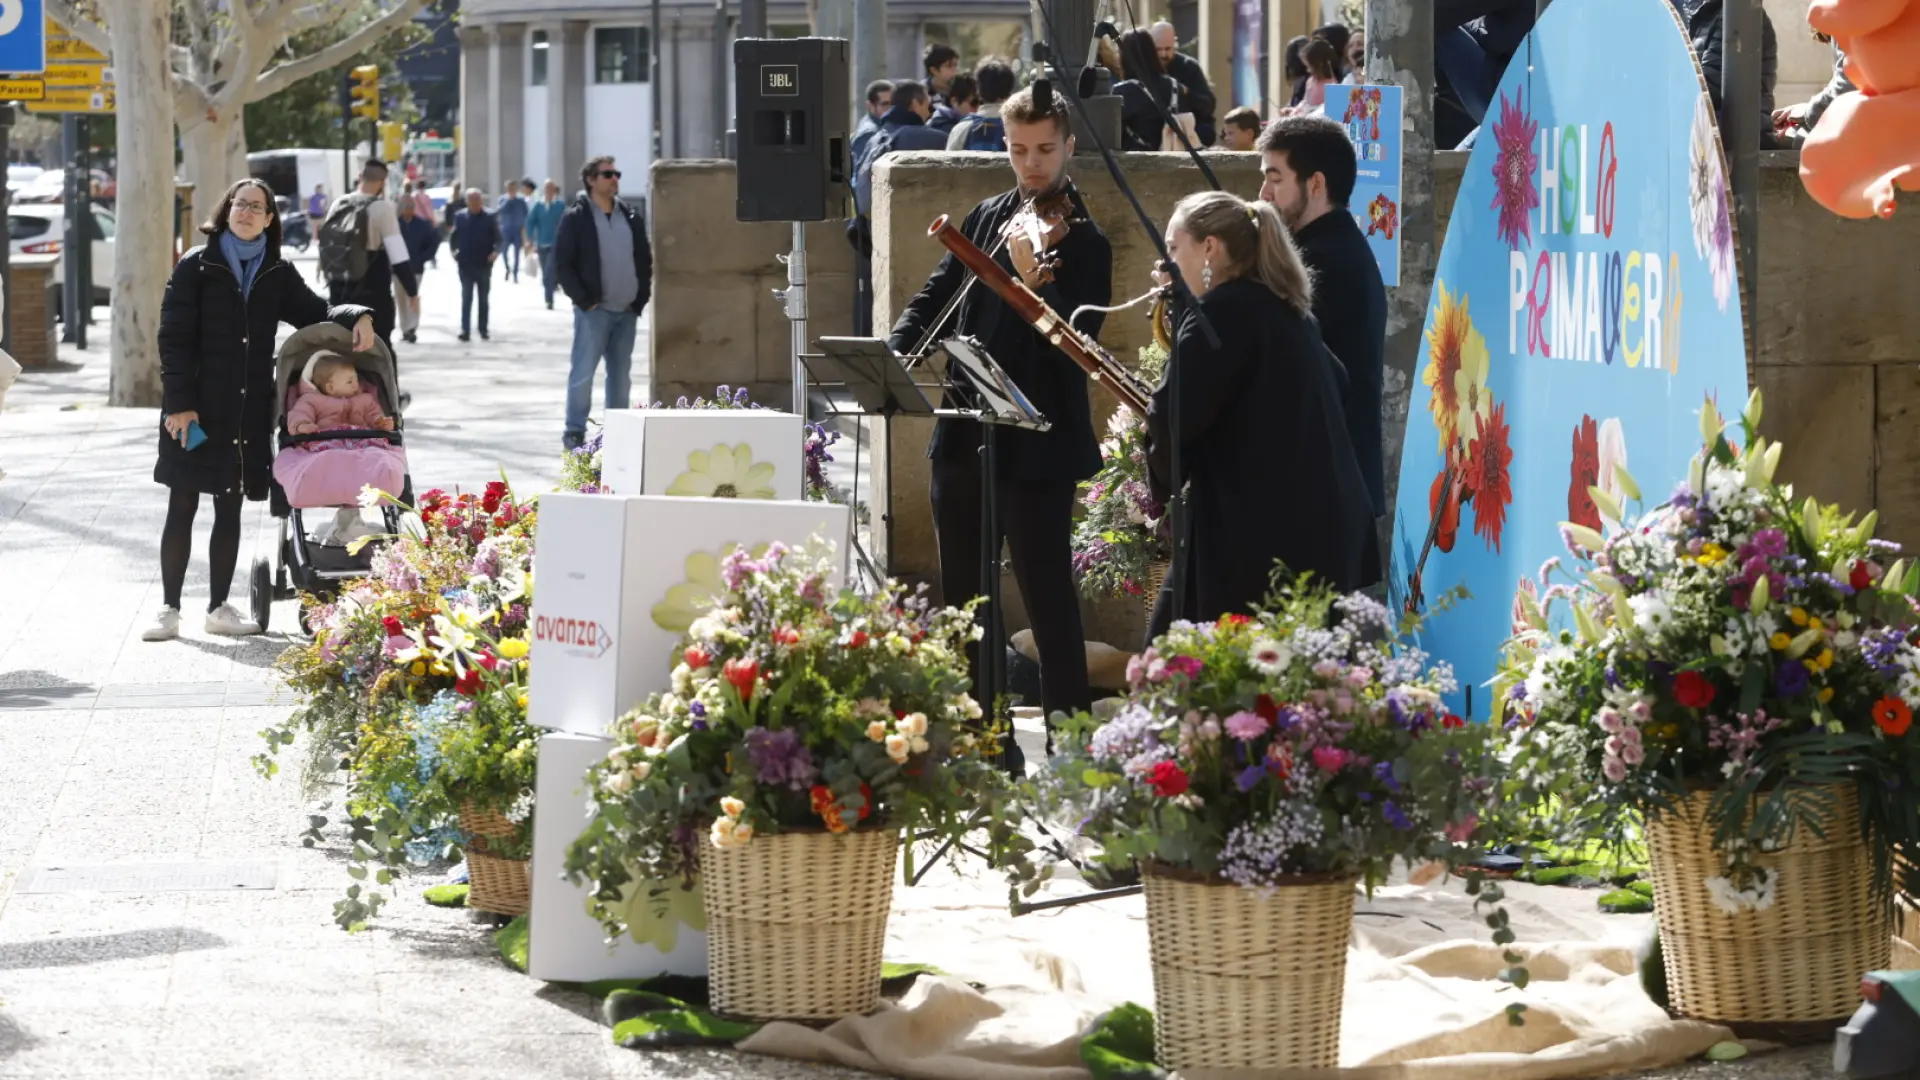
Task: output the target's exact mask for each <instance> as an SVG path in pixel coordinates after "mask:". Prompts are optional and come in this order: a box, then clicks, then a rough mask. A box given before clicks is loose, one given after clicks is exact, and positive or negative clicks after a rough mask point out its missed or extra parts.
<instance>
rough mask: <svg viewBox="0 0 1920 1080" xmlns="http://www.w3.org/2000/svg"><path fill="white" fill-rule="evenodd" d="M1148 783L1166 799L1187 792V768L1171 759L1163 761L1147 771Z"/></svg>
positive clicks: (1156, 793) (1154, 791) (1157, 793)
mask: <svg viewBox="0 0 1920 1080" xmlns="http://www.w3.org/2000/svg"><path fill="white" fill-rule="evenodd" d="M1147 783H1148V784H1151V785H1152V786H1153V793H1154V794H1155V795H1158V796H1160V797H1161V798H1164V799H1171V798H1173V797H1174V796H1175V795H1184V794H1186V793H1187V774H1186V770H1184V769H1182V768H1181V767H1180V766H1178V765H1176V764H1174V763H1173V762H1171V761H1162V762H1160V763H1159V764H1158V765H1155V766H1154V767H1153V768H1152V769H1151V770H1150V771H1148V773H1147Z"/></svg>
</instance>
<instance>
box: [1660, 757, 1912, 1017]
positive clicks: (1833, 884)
mask: <svg viewBox="0 0 1920 1080" xmlns="http://www.w3.org/2000/svg"><path fill="white" fill-rule="evenodd" d="M1711 799H1712V793H1711V792H1706V791H1702V792H1698V793H1695V794H1694V795H1692V796H1690V797H1689V798H1688V799H1687V801H1686V802H1685V803H1684V804H1682V809H1681V812H1680V813H1679V814H1674V815H1659V816H1650V817H1649V819H1648V821H1647V851H1648V855H1649V857H1650V859H1651V862H1652V869H1653V886H1654V913H1655V916H1656V918H1657V919H1658V921H1659V924H1660V946H1661V954H1662V956H1663V958H1664V960H1665V963H1666V969H1667V987H1668V993H1669V999H1670V1002H1671V1005H1672V1008H1673V1010H1674V1011H1675V1012H1677V1013H1679V1014H1681V1015H1683V1016H1688V1017H1692V1018H1694V1019H1699V1020H1712V1021H1717V1022H1721V1023H1726V1024H1733V1025H1749V1026H1751V1025H1779V1024H1803V1023H1815V1022H1826V1021H1833V1020H1839V1019H1843V1018H1845V1017H1847V1016H1849V1015H1851V1014H1852V1013H1853V1011H1854V1009H1855V1007H1857V1006H1858V1005H1859V1003H1860V975H1861V973H1862V972H1866V971H1872V970H1875V969H1877V968H1881V967H1884V966H1886V962H1887V957H1888V953H1889V951H1890V944H1891V942H1892V928H1891V927H1890V926H1888V925H1887V920H1886V918H1885V916H1884V914H1883V913H1882V910H1881V909H1880V908H1879V907H1878V905H1876V904H1875V903H1874V898H1873V891H1872V878H1873V866H1872V862H1871V859H1870V857H1869V855H1868V852H1867V848H1866V844H1865V843H1864V842H1863V841H1862V840H1861V838H1860V804H1859V800H1858V797H1857V796H1856V795H1855V794H1854V792H1853V791H1852V790H1851V789H1847V790H1845V791H1844V792H1842V793H1841V794H1840V797H1839V799H1838V800H1837V802H1836V804H1835V805H1836V809H1837V813H1835V814H1834V815H1833V817H1832V819H1830V820H1828V821H1825V822H1823V823H1822V829H1823V831H1824V832H1825V833H1826V837H1825V838H1824V839H1823V838H1821V837H1818V836H1815V835H1813V834H1812V833H1811V832H1809V831H1806V830H1804V829H1803V830H1802V831H1801V833H1800V834H1799V835H1798V836H1796V837H1795V839H1794V842H1793V843H1792V844H1791V845H1789V846H1788V847H1786V848H1784V849H1782V850H1780V851H1777V852H1772V853H1769V854H1764V855H1760V856H1758V857H1757V858H1756V859H1755V862H1756V863H1757V864H1758V865H1760V866H1763V867H1765V868H1767V869H1769V870H1772V871H1774V872H1775V874H1776V875H1777V881H1776V884H1775V891H1774V901H1773V905H1772V906H1771V907H1769V908H1767V909H1766V910H1764V911H1747V912H1742V913H1741V914H1738V915H1729V914H1728V913H1726V912H1724V911H1722V910H1721V909H1720V908H1718V907H1716V906H1715V905H1714V903H1713V900H1712V898H1711V897H1710V896H1709V895H1708V893H1707V887H1706V880H1707V879H1708V878H1711V877H1717V876H1719V875H1720V874H1721V873H1722V871H1723V869H1724V865H1725V864H1724V861H1723V859H1722V857H1721V856H1720V854H1719V853H1718V852H1716V851H1714V850H1713V843H1712V831H1711V829H1710V828H1709V827H1708V826H1707V825H1706V815H1707V807H1708V804H1709V802H1710V801H1711Z"/></svg>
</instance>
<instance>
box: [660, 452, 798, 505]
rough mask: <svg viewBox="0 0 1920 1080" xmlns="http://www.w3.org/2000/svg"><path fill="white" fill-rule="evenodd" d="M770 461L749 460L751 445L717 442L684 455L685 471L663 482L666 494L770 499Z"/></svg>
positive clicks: (771, 496)
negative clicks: (668, 481)
mask: <svg viewBox="0 0 1920 1080" xmlns="http://www.w3.org/2000/svg"><path fill="white" fill-rule="evenodd" d="M773 473H774V467H773V464H772V463H771V462H766V461H755V460H753V445H752V444H751V443H741V444H740V445H738V446H727V445H725V444H721V445H717V446H715V447H714V448H713V449H711V450H695V451H693V452H692V453H690V454H688V455H687V471H686V472H683V473H681V474H680V475H679V476H676V477H674V479H673V483H671V484H669V485H667V494H669V495H689V496H694V497H696V498H706V499H771V498H773V495H774V492H773Z"/></svg>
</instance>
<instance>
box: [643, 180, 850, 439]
mask: <svg viewBox="0 0 1920 1080" xmlns="http://www.w3.org/2000/svg"><path fill="white" fill-rule="evenodd" d="M733 207H734V171H733V162H731V161H713V160H672V161H663V162H660V163H659V164H657V165H655V166H654V167H653V208H652V212H651V213H650V214H649V218H648V225H649V228H650V229H651V231H652V235H653V305H652V306H653V334H652V339H651V340H652V349H653V352H652V357H653V367H652V375H653V379H652V392H653V396H654V398H656V399H658V400H661V401H668V402H671V401H672V400H673V399H674V398H675V397H677V396H679V395H681V394H685V395H687V396H689V397H693V396H696V395H711V394H712V393H713V388H714V386H715V385H716V384H718V383H726V384H728V385H730V386H745V387H747V388H748V392H749V393H750V394H751V395H752V397H753V399H754V400H755V401H760V402H764V403H766V404H769V405H782V406H783V403H785V402H788V401H790V400H791V394H792V392H791V389H790V388H791V386H792V378H791V366H792V361H791V356H792V353H793V347H792V344H793V331H792V324H791V323H790V322H788V321H787V316H786V309H785V307H784V306H783V305H782V303H781V301H780V300H778V299H776V298H775V297H774V295H773V290H775V289H784V288H786V285H787V268H786V267H785V266H784V265H783V264H782V263H781V262H780V261H779V257H780V256H782V255H785V254H786V253H787V251H788V250H789V249H790V248H791V247H792V246H793V229H792V227H791V226H789V225H786V224H784V223H781V222H756V223H742V222H738V221H735V220H734V219H733ZM807 291H808V294H809V295H808V305H807V315H808V320H809V322H808V327H807V330H808V333H809V334H810V335H811V336H813V337H816V338H817V337H833V336H839V337H844V336H846V335H847V334H850V333H852V332H853V248H852V247H851V246H849V245H848V243H847V237H846V223H845V222H841V221H821V222H815V223H812V224H810V225H808V226H807Z"/></svg>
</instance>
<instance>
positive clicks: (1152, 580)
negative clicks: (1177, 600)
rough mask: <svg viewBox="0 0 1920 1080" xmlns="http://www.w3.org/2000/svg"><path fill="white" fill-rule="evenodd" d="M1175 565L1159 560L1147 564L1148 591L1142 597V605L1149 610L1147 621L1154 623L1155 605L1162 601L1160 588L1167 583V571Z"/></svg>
mask: <svg viewBox="0 0 1920 1080" xmlns="http://www.w3.org/2000/svg"><path fill="white" fill-rule="evenodd" d="M1172 568H1173V564H1172V563H1169V562H1162V561H1161V560H1159V559H1155V560H1154V561H1152V562H1150V563H1148V564H1147V591H1146V592H1145V593H1142V594H1141V596H1140V603H1141V604H1142V605H1144V606H1145V607H1146V609H1147V621H1148V622H1152V621H1153V605H1154V604H1155V603H1156V602H1157V601H1158V600H1159V599H1160V586H1162V585H1165V584H1166V583H1167V571H1168V570H1170V569H1172Z"/></svg>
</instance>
